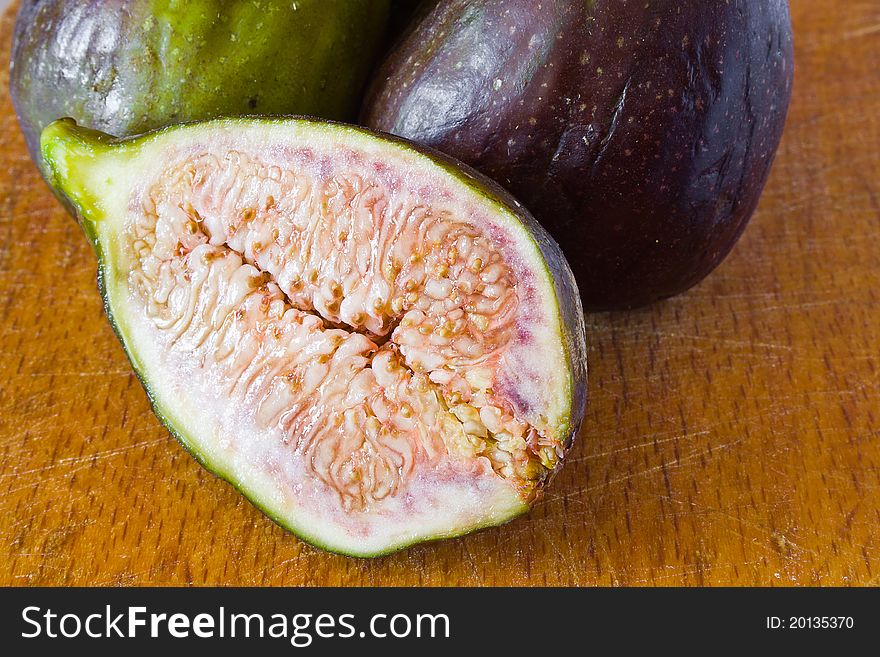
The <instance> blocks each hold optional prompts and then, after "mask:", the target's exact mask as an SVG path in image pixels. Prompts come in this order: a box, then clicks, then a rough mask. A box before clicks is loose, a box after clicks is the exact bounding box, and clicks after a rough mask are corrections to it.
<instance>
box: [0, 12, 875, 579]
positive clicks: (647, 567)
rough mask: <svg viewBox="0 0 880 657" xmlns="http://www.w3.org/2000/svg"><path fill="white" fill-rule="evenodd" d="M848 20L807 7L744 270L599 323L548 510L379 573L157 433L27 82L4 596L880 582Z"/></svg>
mask: <svg viewBox="0 0 880 657" xmlns="http://www.w3.org/2000/svg"><path fill="white" fill-rule="evenodd" d="M844 4H845V6H843V4H840V3H831V2H827V0H794V2H793V3H792V5H793V7H792V10H793V14H794V21H795V32H796V41H797V82H796V91H795V99H794V104H793V107H792V111H791V115H790V119H789V123H788V127H787V131H786V135H785V138H784V141H783V145H782V148H781V151H780V154H779V157H778V159H777V161H776V165H775V168H774V170H773V174H772V178H771V181H770V185H769V187H768V188H767V191H766V193H765V195H764V197H763V200H762V203H761V207H760V210H759V212H758V214H757V215H756V216H755V218H754V220H753V222H752V224H751V226H750V227H749V229H748V231H747V232H746V234H745V236H744V238H743V239H742V241H741V242H740V244H739V245H738V246H737V248H736V249H735V251H734V253H733V254H732V256H731V257H730V258H729V259H728V260H727V261H726V262H725V263H724V264H723V265H722V266H721V267H720V269H718V271H716V272H715V273H714V274H713V275H712V276H711V277H710V278H709V279H708V280H706V281H705V282H704V283H702V284H701V285H700V286H698V287H697V288H695V289H694V290H692V291H691V292H689V293H688V294H685V295H683V296H680V297H678V298H676V299H672V300H670V301H667V302H664V303H661V304H659V305H656V306H654V307H652V308H648V309H646V310H641V311H637V312H629V313H614V314H596V315H591V316H588V318H587V320H588V321H587V323H588V331H589V344H590V349H589V358H590V395H591V400H590V406H589V411H588V415H587V419H586V422H585V424H584V428H583V430H582V431H581V434H580V437H579V442H578V443H577V445H576V447H575V449H574V451H573V452H572V454H571V457H570V460H569V462H568V465H567V467H566V468H565V469H564V470H563V472H562V474H561V475H560V476H559V477H558V478H557V480H556V481H555V482H554V484H553V486H552V487H551V489H550V490H549V493H548V495H547V498H546V500H545V501H544V502H543V503H541V504H540V505H539V506H538V507H537V508H535V510H534V511H533V512H532V513H531V515H529V516H527V517H523V518H520V519H518V520H516V521H514V522H513V523H511V524H509V525H507V526H505V527H501V528H496V529H491V530H486V531H483V532H480V533H478V534H475V535H471V536H468V537H464V538H461V539H456V540H451V541H446V542H441V543H436V544H431V545H426V546H421V547H416V548H414V549H410V550H408V551H405V552H403V553H399V554H396V555H393V556H390V557H385V558H381V559H376V560H372V561H369V560H355V559H349V558H345V557H341V556H334V555H328V554H325V553H322V552H320V551H318V550H316V549H314V548H311V547H309V546H308V545H305V544H303V543H301V542H300V541H299V540H297V539H296V538H295V537H293V536H291V535H288V534H286V533H285V532H284V531H282V530H281V529H279V528H278V527H276V526H275V525H274V524H272V523H271V522H270V521H268V520H267V519H265V518H264V517H263V516H262V515H261V514H260V513H259V512H258V511H256V510H255V509H254V508H253V507H252V506H251V505H250V504H248V503H247V502H246V501H245V500H244V499H242V498H241V497H240V496H239V495H238V494H237V493H236V492H235V491H234V490H233V489H232V488H231V487H230V486H229V485H227V484H225V483H223V482H221V481H219V480H218V479H215V478H214V477H213V476H211V475H210V474H208V473H207V472H205V471H204V470H202V469H201V468H200V467H199V466H198V465H197V464H196V463H195V461H193V460H192V459H191V458H190V457H189V456H188V455H187V454H186V453H185V452H184V450H183V449H182V448H181V447H180V446H179V445H178V444H177V443H176V442H175V441H174V440H173V439H172V438H171V437H170V436H169V435H168V434H167V433H166V431H165V430H164V429H163V428H162V427H161V426H160V425H159V423H158V421H157V420H156V419H155V418H154V417H153V415H152V413H151V412H150V409H149V406H148V405H147V398H146V396H145V394H144V392H143V391H142V389H141V387H140V385H139V384H138V382H137V380H136V379H135V377H134V375H133V374H132V373H131V370H130V368H129V366H128V363H127V361H126V359H125V356H124V354H123V352H122V349H121V347H120V346H119V344H118V342H117V340H116V338H115V337H114V335H113V332H112V331H111V329H110V326H109V325H108V324H107V322H106V321H105V319H104V314H103V311H102V307H101V299H100V297H99V296H98V292H97V289H96V285H95V260H94V257H93V256H92V252H91V250H90V248H89V246H88V245H87V243H86V240H85V238H84V237H83V235H82V234H81V232H80V229H79V228H78V227H77V226H76V224H75V223H74V222H73V220H72V219H70V217H68V216H67V215H66V214H65V213H64V211H63V210H62V209H61V207H60V206H59V205H58V203H57V202H56V201H55V199H54V198H53V196H52V195H51V194H50V193H49V191H48V190H47V189H46V188H45V186H44V185H43V183H42V182H41V180H40V178H39V176H38V174H37V171H36V169H35V168H34V166H33V165H32V164H31V162H30V160H29V159H28V157H27V154H26V152H25V149H24V144H23V141H22V138H21V136H20V134H19V133H18V130H17V126H16V122H15V118H14V116H13V112H12V107H11V105H10V102H9V98H8V92H7V77H6V74H5V72H4V73H3V74H2V80H0V83H2V84H0V88H2V90H0V156H2V162H3V166H2V167H0V169H2V170H0V584H13V585H44V584H61V585H66V584H81V585H85V584H102V585H104V584H108V585H109V584H140V585H146V584H160V585H167V584H206V583H210V584H241V585H262V584H288V585H298V584H306V585H321V584H323V585H336V584H352V585H389V584H396V585H413V584H445V585H481V584H485V585H500V584H514V585H518V584H568V585H571V584H584V585H593V584H602V585H722V584H760V585H816V584H819V585H830V584H852V585H870V584H878V583H880V296H878V295H880V247H878V244H880V152H878V149H880V3H878V2H877V0H848V1H847V2H846V3H844ZM10 29H11V20H10V18H9V17H8V16H7V17H6V19H5V20H4V21H3V23H2V29H0V32H2V38H0V52H3V53H4V57H5V53H7V52H8V48H9V32H10Z"/></svg>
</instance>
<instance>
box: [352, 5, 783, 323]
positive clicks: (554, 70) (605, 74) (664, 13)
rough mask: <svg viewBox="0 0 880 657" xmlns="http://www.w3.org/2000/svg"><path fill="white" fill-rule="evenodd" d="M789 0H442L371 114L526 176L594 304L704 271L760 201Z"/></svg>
mask: <svg viewBox="0 0 880 657" xmlns="http://www.w3.org/2000/svg"><path fill="white" fill-rule="evenodd" d="M793 69H794V65H793V50H792V33H791V18H790V16H789V10H788V3H787V1H786V0H735V1H734V0H700V1H696V0H693V1H691V2H681V1H680V0H638V1H636V0H594V1H593V2H570V1H569V0H546V1H544V2H535V1H534V0H441V1H440V2H438V3H436V4H435V6H434V8H433V10H432V11H431V13H430V14H428V15H426V16H425V17H424V18H423V19H422V20H421V21H420V22H419V23H418V25H417V26H416V27H415V28H414V29H413V30H411V31H410V32H409V33H408V35H407V37H406V38H405V39H404V40H403V42H402V43H401V44H400V45H399V46H398V47H397V48H396V49H395V51H394V52H393V53H392V55H391V57H390V58H389V60H388V61H387V62H386V63H385V65H384V66H383V67H382V69H380V71H379V73H378V74H377V75H376V79H375V82H374V84H373V87H372V91H371V93H370V95H369V97H368V99H367V101H366V103H365V107H364V112H363V115H362V118H363V120H364V122H365V123H366V124H367V125H368V126H370V127H372V128H375V129H378V130H382V131H385V132H390V133H393V134H396V135H400V136H402V137H406V138H408V139H412V140H415V141H417V142H419V143H422V144H425V145H428V146H431V147H434V148H437V149H439V150H442V151H444V152H446V153H448V154H450V155H452V156H453V157H456V158H458V159H459V160H462V161H464V162H466V163H468V164H470V165H472V166H474V167H476V168H478V169H479V170H481V171H482V172H483V173H486V174H487V175H489V176H490V177H492V178H494V179H495V180H497V181H498V182H499V183H501V184H502V185H503V186H505V187H506V188H507V189H509V190H510V191H511V192H512V193H513V194H514V195H515V196H516V197H517V198H518V199H519V200H520V201H522V202H523V203H524V204H525V205H526V206H527V207H528V208H529V209H530V210H531V211H532V212H533V213H534V214H535V216H536V217H537V218H538V220H540V221H541V223H542V224H543V225H544V226H545V227H546V228H547V229H548V230H549V231H550V233H551V234H552V235H553V236H554V237H555V238H556V239H557V240H559V243H560V244H561V246H562V248H563V250H564V251H565V253H566V254H567V255H568V258H569V261H570V262H571V264H572V267H573V269H574V272H575V274H576V276H577V278H578V283H579V284H580V290H581V292H582V294H583V299H584V303H585V305H586V306H587V307H589V308H592V309H605V308H621V307H632V306H638V305H642V304H645V303H649V302H651V301H654V300H657V299H661V298H664V297H668V296H671V295H673V294H676V293H679V292H681V291H683V290H686V289H687V288H689V287H691V286H692V285H694V284H696V283H697V282H698V281H700V280H701V279H702V278H703V277H704V276H706V275H707V274H708V273H709V272H711V271H712V270H713V269H714V268H715V267H716V266H717V265H718V264H719V263H720V262H721V261H722V259H723V258H724V257H725V256H726V255H727V253H728V252H729V251H730V249H731V248H732V247H733V245H734V243H735V242H736V241H737V239H738V238H739V236H740V234H741V233H742V231H743V229H744V228H745V225H746V223H747V222H748V220H749V218H750V217H751V215H752V213H753V212H754V210H755V208H756V206H757V203H758V199H759V197H760V195H761V191H762V190H763V188H764V184H765V182H766V180H767V176H768V173H769V171H770V165H771V163H772V161H773V156H774V154H775V152H776V148H777V146H778V144H779V140H780V137H781V135H782V129H783V124H784V122H785V116H786V111H787V109H788V104H789V100H790V97H791V87H792V75H793Z"/></svg>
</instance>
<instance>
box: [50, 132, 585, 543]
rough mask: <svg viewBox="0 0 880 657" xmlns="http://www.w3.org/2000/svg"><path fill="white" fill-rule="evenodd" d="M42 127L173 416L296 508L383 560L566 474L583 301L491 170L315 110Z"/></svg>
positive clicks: (276, 502) (275, 509)
mask: <svg viewBox="0 0 880 657" xmlns="http://www.w3.org/2000/svg"><path fill="white" fill-rule="evenodd" d="M42 143H43V154H44V156H45V159H46V162H47V165H48V166H49V168H50V170H51V173H52V181H53V183H54V184H55V185H57V187H58V189H59V190H60V191H61V192H62V193H63V194H65V195H66V196H67V197H68V198H69V199H70V201H71V202H72V204H73V205H74V206H75V208H76V209H77V213H78V215H79V216H80V218H81V222H82V225H83V227H84V228H85V230H86V233H87V234H88V235H89V236H90V238H91V239H92V241H93V243H94V245H95V248H96V251H97V254H98V257H99V272H100V276H99V279H100V282H101V287H102V290H103V293H104V296H105V299H106V308H107V310H108V313H109V315H110V316H111V320H112V322H113V323H114V325H115V327H116V329H117V332H118V334H119V336H120V338H121V341H122V343H123V346H124V347H125V349H126V351H127V353H128V355H129V357H130V359H131V362H132V364H133V366H134V369H135V370H136V371H137V373H138V375H139V376H140V378H141V380H142V382H143V383H144V386H145V388H146V390H147V391H148V393H149V395H150V397H151V399H152V402H153V405H154V408H155V410H156V412H157V414H158V415H159V416H160V417H161V418H163V420H164V422H165V423H166V425H167V426H168V427H169V429H170V430H171V431H172V432H173V433H174V434H175V435H176V436H177V437H178V438H179V439H180V440H181V442H182V443H183V444H184V445H185V446H186V447H187V448H188V449H189V450H190V451H191V452H192V453H193V454H194V455H195V456H196V458H198V459H199V460H200V461H201V462H202V463H204V464H205V465H206V466H207V467H208V468H210V469H211V470H212V471H214V472H216V473H217V474H219V475H220V476H222V477H224V478H226V479H227V480H229V481H230V482H232V483H233V484H234V485H235V486H237V487H238V488H239V489H240V490H241V491H242V492H243V493H244V494H245V495H246V496H248V497H249V498H250V499H251V500H252V501H253V502H254V503H255V504H257V505H258V506H259V507H261V508H262V509H263V510H264V511H265V512H266V513H267V514H268V515H269V516H271V517H272V518H274V519H275V520H276V521H277V522H279V523H280V524H281V525H283V526H285V527H287V528H289V529H290V530H291V531H293V532H295V533H297V534H298V535H300V536H302V537H303V538H305V539H306V540H308V541H310V542H312V543H314V544H316V545H319V546H322V547H325V548H327V549H330V550H334V551H339V552H343V553H347V554H352V555H375V554H381V553H385V552H388V551H391V550H394V549H397V548H400V547H403V546H406V545H409V544H412V543H415V542H418V541H422V540H428V539H432V538H438V537H443V536H450V535H457V534H460V533H464V532H467V531H470V530H473V529H476V528H478V527H484V526H487V525H494V524H499V523H502V522H504V521H506V520H508V519H510V518H511V517H513V516H515V515H517V514H519V513H522V512H523V511H525V510H526V509H527V508H528V507H529V505H530V504H532V503H533V502H534V501H535V500H536V499H537V498H538V497H539V495H540V493H541V491H542V490H543V489H544V487H545V486H546V484H547V482H548V481H549V480H550V478H551V476H552V475H553V473H554V472H556V471H557V470H558V469H559V467H560V465H561V463H562V461H563V459H564V456H565V453H566V450H567V449H568V448H569V447H570V445H571V442H572V439H573V437H574V435H575V433H576V431H577V428H578V425H579V424H580V422H581V419H582V417H583V407H584V402H585V383H586V382H585V377H586V370H585V367H586V365H585V338H584V327H583V316H582V310H581V307H580V300H579V296H578V293H577V288H576V286H575V283H574V280H573V277H572V274H571V272H570V270H569V268H568V266H567V264H566V262H565V260H564V258H563V257H562V255H561V252H560V251H559V249H558V246H557V245H556V244H555V243H554V242H553V241H552V240H551V239H550V238H549V237H548V236H547V234H546V233H545V232H544V231H543V230H542V229H541V228H540V227H539V226H538V225H537V223H536V222H535V221H534V220H533V219H532V218H531V217H530V216H529V215H528V214H526V213H525V212H524V211H523V210H522V208H520V207H519V206H518V205H517V204H516V203H515V202H514V201H512V200H511V199H510V198H509V197H507V196H506V195H505V193H504V192H503V191H502V190H501V189H500V188H498V187H497V186H494V185H493V184H492V183H490V182H489V181H488V180H486V179H484V178H482V177H480V176H478V175H477V174H474V173H471V172H469V171H467V170H464V169H461V168H459V167H458V166H456V165H455V164H454V163H453V162H451V161H446V160H443V159H440V157H439V156H436V155H429V154H425V153H423V152H420V151H418V150H417V149H416V148H415V147H413V146H412V145H409V144H407V143H405V142H402V141H395V140H391V139H388V138H382V137H379V136H376V135H373V134H371V133H368V132H367V131H364V130H362V129H357V128H353V127H348V126H343V125H340V124H329V123H322V122H318V121H309V120H302V119H286V120H281V119H279V120H256V119H251V120H246V119H238V120H224V121H215V122H210V123H205V124H196V125H189V126H182V127H175V128H171V129H168V130H165V131H160V132H157V133H153V134H149V135H146V136H144V137H140V138H136V139H133V140H124V141H117V140H114V139H111V138H110V137H108V136H106V135H103V134H100V133H95V132H92V131H89V130H86V129H83V128H79V127H77V126H76V125H75V124H74V123H73V122H72V121H70V120H66V121H59V122H56V123H53V124H51V125H50V126H49V127H48V128H46V130H45V131H44V133H43V137H42Z"/></svg>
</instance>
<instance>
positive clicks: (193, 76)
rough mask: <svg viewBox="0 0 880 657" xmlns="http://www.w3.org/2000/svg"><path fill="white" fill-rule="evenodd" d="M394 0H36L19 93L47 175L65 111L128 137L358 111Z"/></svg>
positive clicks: (19, 106) (17, 54) (15, 69)
mask: <svg viewBox="0 0 880 657" xmlns="http://www.w3.org/2000/svg"><path fill="white" fill-rule="evenodd" d="M388 14H389V0H297V2H282V1H280V0H248V1H243V0H232V1H224V0H186V1H185V2H184V1H182V0H77V1H72V0H26V1H25V2H23V3H22V5H21V8H20V10H19V14H18V18H17V20H16V25H15V35H14V42H13V49H12V57H11V64H10V90H11V95H12V99H13V103H14V105H15V110H16V113H17V115H18V118H19V122H20V124H21V127H22V130H23V132H24V135H25V138H26V140H27V144H28V148H29V150H30V153H31V155H32V157H33V158H34V160H35V162H37V164H38V165H39V166H40V169H41V170H43V171H44V173H45V167H44V165H43V162H42V159H41V155H40V149H39V141H40V133H41V131H42V130H43V128H45V127H46V126H47V125H48V124H49V123H51V122H52V121H54V120H55V119H58V118H60V117H68V116H69V117H72V118H74V119H76V121H77V122H78V123H79V124H80V125H83V126H87V127H89V128H93V129H96V130H100V131H102V132H107V133H110V134H114V135H118V136H131V135H137V134H141V133H144V132H147V131H150V130H154V129H158V128H161V127H164V126H167V125H171V124H174V123H180V122H187V121H198V120H204V119H210V118H215V117H219V116H238V115H248V114H262V115H266V114H309V115H314V116H319V117H323V118H329V119H337V120H346V119H351V118H353V117H354V116H355V115H356V113H357V108H358V106H359V104H360V98H361V93H362V91H363V86H364V84H365V82H366V79H367V76H368V75H369V71H370V67H371V66H372V64H373V62H374V59H375V57H376V56H377V55H378V54H379V53H380V49H381V47H382V39H383V37H384V34H385V30H386V27H387V22H388Z"/></svg>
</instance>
